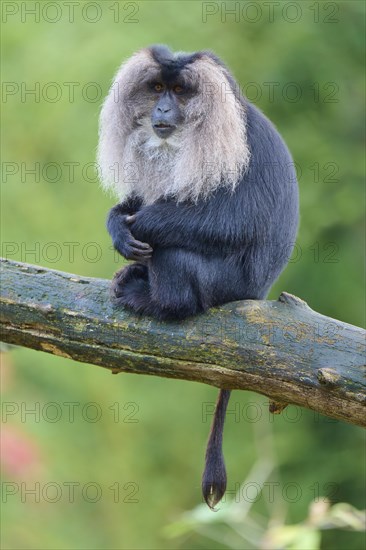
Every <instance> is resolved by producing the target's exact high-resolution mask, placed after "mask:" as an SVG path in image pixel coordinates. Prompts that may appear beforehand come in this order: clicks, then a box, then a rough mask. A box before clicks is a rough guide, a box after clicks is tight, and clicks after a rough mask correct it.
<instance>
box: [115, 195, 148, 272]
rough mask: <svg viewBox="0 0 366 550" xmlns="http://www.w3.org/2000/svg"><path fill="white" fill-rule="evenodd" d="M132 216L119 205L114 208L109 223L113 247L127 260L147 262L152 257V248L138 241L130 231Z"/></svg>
mask: <svg viewBox="0 0 366 550" xmlns="http://www.w3.org/2000/svg"><path fill="white" fill-rule="evenodd" d="M129 218H131V216H129V215H128V214H125V213H124V212H122V211H121V208H120V207H119V205H118V206H117V207H115V208H112V210H111V212H110V214H109V217H108V222H107V228H108V231H109V234H110V235H111V237H112V241H113V246H114V248H115V249H116V250H117V252H119V253H120V254H121V255H122V256H123V257H124V258H126V260H136V261H139V262H147V261H148V260H149V259H150V258H151V255H152V252H153V250H152V248H151V246H150V245H149V244H148V243H144V242H141V241H138V240H137V239H135V238H134V236H133V235H132V233H131V230H130V223H131V221H130V220H129Z"/></svg>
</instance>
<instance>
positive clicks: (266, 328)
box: [0, 260, 366, 426]
mask: <svg viewBox="0 0 366 550" xmlns="http://www.w3.org/2000/svg"><path fill="white" fill-rule="evenodd" d="M0 265H1V283H2V284H1V287H2V289H1V295H0V313H1V321H0V328H1V339H2V340H3V341H4V342H8V343H11V344H16V345H20V346H25V347H28V348H32V349H36V350H41V351H46V352H48V353H53V354H55V355H61V356H63V357H68V358H70V359H75V360H76V361H82V362H85V363H93V364H96V365H100V366H103V367H106V368H109V369H111V370H112V372H114V373H117V372H132V373H136V374H151V375H155V376H163V377H168V378H180V379H184V380H195V381H197V382H203V383H206V384H211V385H213V386H217V387H220V388H231V389H243V390H252V391H256V392H258V393H261V394H264V395H266V396H268V397H269V398H270V400H271V403H270V410H271V411H272V412H274V413H276V412H281V410H282V409H283V408H284V407H285V406H286V404H288V403H293V404H297V405H300V406H303V407H306V408H308V409H313V410H315V411H318V412H319V413H322V414H325V415H328V416H330V417H333V418H337V419H340V420H344V421H346V422H350V423H352V424H357V425H360V426H366V414H365V413H366V380H365V349H364V344H365V331H364V330H362V329H360V328H358V327H355V326H352V325H349V324H346V323H342V322H341V321H337V320H335V319H331V318H329V317H325V316H323V315H320V314H319V313H316V312H315V311H313V310H312V309H311V308H310V307H308V305H307V304H306V303H305V302H303V301H302V300H300V299H299V298H296V297H295V296H292V295H290V294H287V293H283V294H281V296H280V298H279V300H278V301H254V300H246V301H243V302H232V303H230V304H226V305H225V306H222V307H219V308H214V309H211V310H210V311H209V312H208V313H207V314H205V315H200V316H197V317H194V318H190V319H189V320H186V321H183V322H182V321H181V322H170V323H163V322H157V321H156V320H154V319H151V318H148V317H142V318H140V317H137V316H135V315H134V314H132V313H130V312H128V311H125V310H121V309H115V308H114V307H113V306H112V304H111V302H110V298H109V281H106V280H102V279H91V278H87V277H80V276H77V275H72V274H69V273H62V272H59V271H52V270H49V269H46V268H43V267H37V266H33V265H28V264H23V263H19V262H13V261H9V260H1V262H0Z"/></svg>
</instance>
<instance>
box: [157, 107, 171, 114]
mask: <svg viewBox="0 0 366 550" xmlns="http://www.w3.org/2000/svg"><path fill="white" fill-rule="evenodd" d="M158 111H159V113H169V111H171V108H170V107H167V108H165V107H163V108H161V107H158Z"/></svg>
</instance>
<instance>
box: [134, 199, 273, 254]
mask: <svg viewBox="0 0 366 550" xmlns="http://www.w3.org/2000/svg"><path fill="white" fill-rule="evenodd" d="M238 195H239V196H235V194H232V195H230V193H229V192H227V191H226V192H225V191H221V190H220V191H219V192H217V193H216V194H215V196H214V197H213V198H211V199H210V200H209V201H207V202H199V203H198V204H193V203H188V202H182V203H178V204H177V203H176V202H174V201H171V200H164V201H159V202H157V203H155V204H152V205H148V206H145V207H143V208H142V209H141V210H140V211H139V212H137V213H136V214H135V215H133V216H131V217H128V220H129V221H130V223H131V231H132V234H133V235H134V237H135V238H137V239H139V240H142V241H145V242H148V243H149V244H150V245H151V246H152V247H154V246H155V245H159V246H164V247H169V246H177V247H181V248H188V249H190V250H195V251H197V252H201V253H203V254H210V253H215V251H216V252H217V249H218V248H220V253H223V252H227V253H231V252H235V251H236V250H239V249H240V248H242V247H243V245H246V244H249V243H250V242H252V241H253V239H254V238H255V239H256V241H257V242H258V238H259V239H260V236H261V235H263V239H265V235H264V233H265V230H266V227H268V224H267V223H266V222H265V216H266V212H265V207H263V208H258V207H257V202H256V200H255V196H254V195H255V193H252V196H251V197H250V200H245V197H244V196H243V191H242V192H241V193H240V194H238ZM262 202H265V201H262Z"/></svg>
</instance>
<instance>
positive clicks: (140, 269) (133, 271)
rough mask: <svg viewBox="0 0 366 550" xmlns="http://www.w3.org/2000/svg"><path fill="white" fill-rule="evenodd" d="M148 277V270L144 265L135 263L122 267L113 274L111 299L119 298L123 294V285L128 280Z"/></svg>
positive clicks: (145, 279)
mask: <svg viewBox="0 0 366 550" xmlns="http://www.w3.org/2000/svg"><path fill="white" fill-rule="evenodd" d="M147 279H148V271H147V267H146V265H143V264H139V263H135V264H131V265H127V266H126V267H123V268H122V269H120V270H119V271H117V273H116V274H115V275H114V277H113V280H112V285H111V295H112V299H115V298H117V299H118V298H121V297H122V296H123V294H124V287H125V286H126V285H127V284H128V283H129V282H130V281H138V280H144V281H147Z"/></svg>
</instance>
